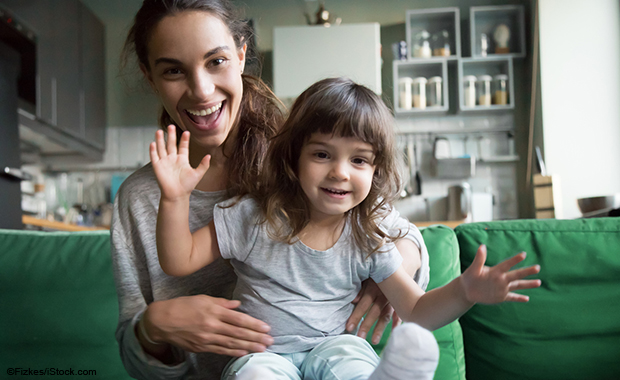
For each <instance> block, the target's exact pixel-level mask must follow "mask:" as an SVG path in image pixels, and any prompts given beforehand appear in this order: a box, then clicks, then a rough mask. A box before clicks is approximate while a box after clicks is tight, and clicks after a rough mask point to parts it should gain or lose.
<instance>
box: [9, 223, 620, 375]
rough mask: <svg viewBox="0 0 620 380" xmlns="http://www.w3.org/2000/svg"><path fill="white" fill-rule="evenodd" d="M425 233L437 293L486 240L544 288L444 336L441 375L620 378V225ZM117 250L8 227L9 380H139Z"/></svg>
mask: <svg viewBox="0 0 620 380" xmlns="http://www.w3.org/2000/svg"><path fill="white" fill-rule="evenodd" d="M422 234H423V236H424V239H425V241H426V244H427V246H428V249H429V254H430V256H431V284H430V288H433V287H437V286H441V285H443V284H445V283H447V282H449V281H450V280H451V279H453V278H454V277H456V276H457V275H458V274H459V273H460V272H461V270H462V268H464V267H467V265H469V263H471V260H472V258H473V255H474V254H475V251H476V248H477V247H478V245H479V244H482V243H484V244H486V245H487V247H488V251H489V255H488V259H487V263H488V264H495V263H497V262H499V261H502V260H503V259H505V258H507V257H509V256H511V255H513V254H515V253H517V252H520V251H526V252H528V257H527V259H526V260H525V262H524V263H523V264H522V265H524V266H525V265H532V264H535V263H538V264H540V265H541V268H542V269H541V272H540V274H539V276H537V277H538V278H540V279H542V282H543V285H542V287H541V288H539V289H532V290H528V291H523V293H526V294H529V295H530V297H531V300H530V302H529V303H527V304H502V305H493V306H486V305H476V306H475V307H473V308H472V309H471V310H470V311H469V312H467V314H465V315H464V316H463V317H461V318H460V320H459V321H455V322H453V323H451V324H449V325H447V326H444V327H442V328H441V329H439V330H437V331H435V336H436V337H437V340H438V342H439V345H440V350H441V353H440V363H439V367H438V369H437V373H436V375H435V378H436V379H458V380H461V379H465V378H466V377H467V379H545V380H547V379H562V380H566V379H620V360H619V359H620V218H600V219H582V220H571V221H533V220H519V221H510V222H491V223H473V224H466V225H461V226H459V227H457V228H456V230H454V231H453V230H451V229H449V228H447V227H443V226H433V227H429V228H426V229H424V230H423V231H422ZM109 251H110V245H109V234H108V233H107V232H79V233H76V232H73V233H65V232H32V231H11V230H0V291H1V292H2V294H1V295H0V326H2V328H0V363H1V364H2V366H1V367H2V368H1V369H0V370H1V371H2V378H4V377H5V376H4V374H5V373H7V374H10V373H9V371H11V370H14V369H15V368H21V375H22V376H19V373H17V374H16V375H18V376H6V377H7V378H26V376H27V375H28V374H30V375H34V374H35V373H34V372H33V371H45V370H46V369H47V371H48V376H42V378H46V377H50V378H62V377H63V376H58V375H55V376H52V374H51V370H56V371H55V372H56V374H59V373H61V372H60V371H70V370H73V374H74V375H77V374H78V371H84V370H86V371H93V370H94V371H96V376H91V377H92V378H97V379H127V378H129V376H128V375H127V374H126V372H125V370H124V368H123V365H122V364H121V361H120V358H119V354H118V346H117V344H116V341H115V339H114V330H115V328H116V321H117V313H118V305H117V300H116V292H115V289H114V281H113V276H112V268H111V262H110V254H109ZM386 340H387V336H385V337H384V339H383V340H382V342H381V343H380V344H379V345H377V346H376V349H377V350H378V351H380V350H381V349H382V347H383V345H384V344H385V341H386ZM28 371H32V372H28ZM65 373H68V372H65ZM24 375H25V376H24ZM65 377H67V378H69V377H74V376H65Z"/></svg>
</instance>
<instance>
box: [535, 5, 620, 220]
mask: <svg viewBox="0 0 620 380" xmlns="http://www.w3.org/2000/svg"><path fill="white" fill-rule="evenodd" d="M594 4H596V7H593V5H594ZM540 39H541V42H540V52H541V77H542V83H541V87H542V110H543V113H542V114H543V126H544V128H543V138H544V156H545V160H546V165H547V171H548V172H549V173H550V174H557V175H559V176H560V179H561V187H562V200H563V202H562V206H563V215H564V218H575V217H579V216H581V213H580V212H579V209H578V206H577V202H576V199H578V198H581V197H588V196H597V195H608V194H613V193H615V192H620V176H619V175H618V168H620V149H618V146H619V145H620V2H618V0H596V1H592V0H540Z"/></svg>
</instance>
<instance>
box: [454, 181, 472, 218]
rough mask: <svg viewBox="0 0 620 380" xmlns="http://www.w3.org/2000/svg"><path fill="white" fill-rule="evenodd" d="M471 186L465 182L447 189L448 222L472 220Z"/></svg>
mask: <svg viewBox="0 0 620 380" xmlns="http://www.w3.org/2000/svg"><path fill="white" fill-rule="evenodd" d="M471 198H472V196H471V186H470V185H469V183H467V182H463V183H461V184H460V185H456V186H450V187H449V188H448V220H463V221H465V222H466V223H467V222H471V221H472V220H473V217H472V204H471Z"/></svg>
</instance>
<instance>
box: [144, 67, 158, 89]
mask: <svg viewBox="0 0 620 380" xmlns="http://www.w3.org/2000/svg"><path fill="white" fill-rule="evenodd" d="M140 71H142V74H143V75H144V78H146V80H147V81H148V82H149V85H150V86H151V89H153V92H154V93H156V94H157V93H158V92H157V88H156V87H155V82H153V75H152V74H151V71H150V70H149V69H147V68H146V66H144V65H143V64H140Z"/></svg>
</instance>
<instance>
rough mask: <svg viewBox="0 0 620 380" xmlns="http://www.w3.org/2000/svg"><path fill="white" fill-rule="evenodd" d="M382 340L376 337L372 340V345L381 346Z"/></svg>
mask: <svg viewBox="0 0 620 380" xmlns="http://www.w3.org/2000/svg"><path fill="white" fill-rule="evenodd" d="M380 340H381V339H379V337H374V338H372V344H379V341H380Z"/></svg>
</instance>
